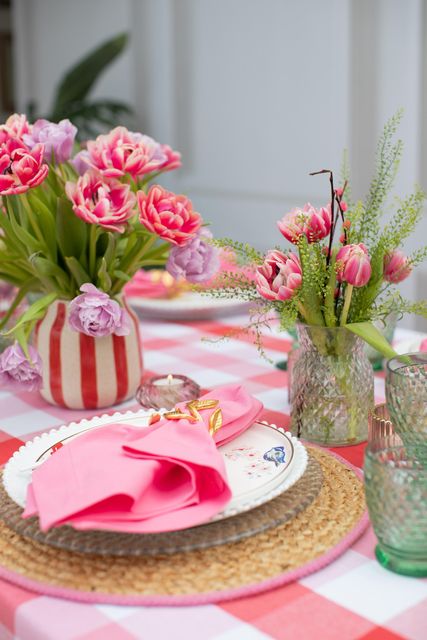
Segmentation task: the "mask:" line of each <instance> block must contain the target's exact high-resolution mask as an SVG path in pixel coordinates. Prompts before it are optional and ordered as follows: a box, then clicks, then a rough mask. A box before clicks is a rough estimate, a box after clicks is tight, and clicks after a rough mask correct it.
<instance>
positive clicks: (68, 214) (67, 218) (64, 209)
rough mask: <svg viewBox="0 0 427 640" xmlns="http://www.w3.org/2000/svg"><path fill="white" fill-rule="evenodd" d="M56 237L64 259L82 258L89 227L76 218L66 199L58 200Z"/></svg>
mask: <svg viewBox="0 0 427 640" xmlns="http://www.w3.org/2000/svg"><path fill="white" fill-rule="evenodd" d="M56 235H57V239H58V244H59V247H60V249H61V253H62V255H63V256H64V258H66V257H69V256H75V257H76V258H80V256H81V255H82V253H84V252H85V250H86V244H87V236H88V233H87V225H86V223H85V222H83V220H80V218H78V217H77V216H76V214H75V213H74V211H73V208H72V206H71V202H70V201H69V200H67V199H66V198H58V208H57V213H56ZM86 282H87V280H86Z"/></svg>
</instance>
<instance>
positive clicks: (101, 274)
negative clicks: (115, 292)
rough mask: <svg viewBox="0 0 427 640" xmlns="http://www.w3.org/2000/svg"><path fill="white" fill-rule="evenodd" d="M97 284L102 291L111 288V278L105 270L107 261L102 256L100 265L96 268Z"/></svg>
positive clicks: (107, 290)
mask: <svg viewBox="0 0 427 640" xmlns="http://www.w3.org/2000/svg"><path fill="white" fill-rule="evenodd" d="M97 275H98V286H99V287H101V289H102V290H103V291H105V292H106V293H108V292H109V291H110V289H111V284H112V283H111V278H110V275H109V273H108V271H107V262H106V260H105V258H104V257H102V258H101V260H100V266H99V268H98V274H97Z"/></svg>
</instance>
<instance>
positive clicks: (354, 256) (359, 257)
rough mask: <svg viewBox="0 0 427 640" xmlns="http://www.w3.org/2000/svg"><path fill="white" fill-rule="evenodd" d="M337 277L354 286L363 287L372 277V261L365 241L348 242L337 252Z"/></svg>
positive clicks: (340, 280)
mask: <svg viewBox="0 0 427 640" xmlns="http://www.w3.org/2000/svg"><path fill="white" fill-rule="evenodd" d="M336 265H337V279H338V281H339V282H347V283H348V284H351V285H353V286H354V287H363V286H364V285H365V284H367V283H368V282H369V279H370V277H371V261H370V258H369V255H368V250H367V248H366V247H365V245H364V244H363V243H361V244H347V245H346V246H345V247H341V249H340V250H339V251H338V253H337V260H336Z"/></svg>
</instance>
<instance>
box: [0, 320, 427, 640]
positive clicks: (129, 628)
mask: <svg viewBox="0 0 427 640" xmlns="http://www.w3.org/2000/svg"><path fill="white" fill-rule="evenodd" d="M242 322H245V319H244V318H239V317H234V318H232V319H227V320H225V321H221V322H220V321H218V322H213V321H212V322H201V323H186V324H184V323H181V324H173V323H160V322H143V323H142V335H143V343H144V358H145V366H146V374H147V375H149V374H152V373H156V374H158V373H164V374H168V373H183V374H186V375H188V376H190V377H192V378H194V379H195V380H196V381H197V382H198V383H199V384H200V385H201V386H202V387H203V388H205V389H210V388H212V387H215V386H217V385H222V384H226V383H234V382H242V383H244V384H245V386H246V388H247V389H248V391H249V392H250V393H252V394H254V395H255V396H256V397H257V398H259V399H260V400H262V402H263V403H264V405H265V407H266V412H265V418H266V419H268V420H269V421H270V422H274V423H277V424H279V425H281V426H288V425H289V405H288V402H287V390H286V387H287V374H286V372H284V371H279V370H278V369H275V368H274V367H273V366H272V365H271V364H269V363H268V362H265V361H263V360H262V359H260V357H259V356H258V354H257V352H256V350H255V348H254V347H253V346H252V344H251V343H250V342H251V341H250V339H249V338H248V337H244V336H243V337H241V338H240V339H233V340H230V341H228V342H223V343H211V342H204V341H201V338H202V337H203V336H205V337H210V338H214V339H215V337H216V336H219V335H221V334H222V333H223V332H224V329H226V328H229V327H230V326H234V325H238V324H239V323H242ZM411 337H412V338H415V337H416V335H415V334H412V333H410V332H406V331H402V330H401V331H398V333H397V339H398V340H402V339H405V340H407V339H408V338H409V339H411ZM265 344H266V346H267V353H268V355H269V356H270V357H271V358H272V359H273V360H280V359H283V356H284V352H286V351H287V350H288V349H289V347H290V344H291V343H290V340H289V338H287V336H286V335H283V334H282V335H279V334H273V335H269V336H268V337H266V340H265ZM383 397H384V383H383V376H382V375H378V376H377V379H376V399H377V401H380V400H382V399H383ZM121 407H122V408H123V409H128V408H133V407H135V408H136V407H137V405H136V404H135V403H134V402H128V403H125V404H123V405H121ZM91 415H94V412H88V411H86V412H84V411H82V412H76V411H66V410H62V409H58V408H55V407H52V406H49V405H47V404H46V403H45V402H44V401H43V400H42V399H41V398H40V397H39V395H38V394H37V393H21V394H17V395H11V394H9V393H5V392H2V393H0V464H3V463H5V462H6V461H7V459H8V458H9V456H10V455H11V454H12V453H13V451H15V449H16V448H17V447H19V446H20V445H21V444H22V442H24V441H27V440H29V439H31V438H33V437H34V436H35V435H37V434H38V433H41V432H42V431H45V430H46V429H51V428H52V427H58V426H60V425H61V424H64V423H67V422H70V421H72V420H78V419H81V418H84V417H88V416H91ZM339 453H340V454H341V455H344V457H346V458H347V459H349V460H350V461H352V462H353V463H355V464H357V465H359V466H361V464H362V456H363V447H362V446H357V447H349V448H347V449H340V450H339ZM374 545H375V538H374V535H373V532H372V530H368V531H367V532H366V533H365V535H364V536H363V537H362V538H360V539H359V540H358V541H357V542H356V543H355V544H354V545H353V547H352V548H351V549H349V550H348V551H347V552H346V553H345V554H344V555H342V556H341V557H340V558H339V559H338V560H336V561H335V562H334V563H333V564H331V565H329V566H328V567H326V568H325V569H323V570H321V571H319V572H317V573H315V574H312V575H310V576H308V577H307V578H304V579H302V580H300V581H299V582H296V583H293V584H290V585H288V586H285V587H282V588H279V589H276V590H274V591H270V592H267V593H264V594H262V595H258V596H254V597H249V598H244V599H241V600H237V601H231V602H228V603H227V602H226V603H223V604H221V605H208V606H200V607H160V608H159V607H153V608H150V607H120V606H111V605H89V604H79V603H76V602H71V601H67V600H60V599H56V598H51V597H47V596H39V595H37V594H34V593H30V592H29V591H25V590H23V589H21V588H18V587H16V586H13V585H11V584H8V583H6V582H3V581H0V640H10V639H12V638H17V639H19V640H77V639H78V640H128V639H129V640H130V639H131V638H139V639H141V640H151V639H154V640H207V639H215V640H241V639H243V640H246V639H247V640H261V639H265V638H275V639H277V640H279V639H286V640H312V639H316V640H350V639H351V640H353V639H356V638H358V639H360V640H362V639H363V640H392V639H396V638H411V639H413V640H426V638H427V580H425V579H420V580H417V579H414V578H406V577H402V576H398V575H394V574H393V573H390V572H388V571H386V570H385V569H383V568H382V567H380V566H379V564H378V563H377V562H376V561H375V559H374V554H373V551H374Z"/></svg>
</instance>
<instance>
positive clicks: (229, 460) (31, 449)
mask: <svg viewBox="0 0 427 640" xmlns="http://www.w3.org/2000/svg"><path fill="white" fill-rule="evenodd" d="M152 413H153V411H145V410H140V411H135V412H133V411H127V412H126V413H119V412H117V413H115V414H114V415H112V416H109V415H103V416H99V417H98V416H97V417H95V418H92V419H91V420H86V419H84V420H81V421H80V422H78V423H76V422H72V423H70V424H69V425H63V426H62V427H60V428H59V429H52V430H51V431H49V432H46V433H43V434H42V435H41V436H36V438H34V440H31V441H29V442H27V443H26V444H25V445H23V446H22V447H21V448H20V449H19V450H18V451H16V452H15V453H14V454H13V456H12V457H11V458H10V459H9V461H8V462H7V464H6V466H5V468H4V472H3V483H4V487H5V489H6V491H7V493H8V494H9V496H10V497H11V498H12V500H14V501H15V502H16V503H17V504H18V505H20V506H21V507H24V506H25V501H26V494H27V487H28V485H29V483H30V482H31V474H32V469H33V468H34V467H35V466H38V464H43V462H45V460H47V459H48V457H49V455H51V447H52V446H53V445H55V444H56V443H58V442H61V443H63V445H65V446H66V444H67V443H68V442H69V441H70V440H71V439H72V438H74V437H78V436H79V435H80V434H81V433H83V432H85V431H87V430H89V429H93V428H96V427H99V426H105V425H107V424H113V423H117V422H122V423H126V422H128V423H131V424H132V425H134V426H140V427H141V428H144V427H145V426H146V425H147V422H148V417H149V415H151V414H152ZM220 451H221V453H222V455H223V456H224V461H225V466H226V469H227V475H228V481H229V485H230V488H231V491H232V496H233V497H232V499H231V501H230V502H229V503H228V505H227V506H226V508H225V509H224V510H223V511H222V512H221V513H219V514H217V515H216V516H215V517H214V518H213V519H212V520H222V519H224V518H229V517H231V516H234V515H237V514H239V513H243V512H244V511H249V510H250V509H254V508H255V507H258V506H260V505H262V504H265V503H266V502H269V501H270V500H273V498H276V497H277V496H279V495H280V494H281V493H283V492H284V491H287V490H288V489H289V488H290V487H291V486H292V485H293V484H295V482H297V481H298V480H299V479H300V478H301V476H302V475H303V473H304V471H305V469H306V466H307V451H306V450H305V448H304V446H303V445H302V444H301V443H300V442H299V440H297V438H295V437H294V436H292V434H291V433H289V432H285V431H284V430H283V429H280V428H278V427H276V426H275V425H269V424H267V423H261V422H255V423H254V424H253V425H252V427H250V428H249V429H247V430H246V431H245V432H244V433H242V434H241V435H240V436H238V437H237V438H236V439H235V440H232V441H231V442H228V443H227V444H225V445H223V446H222V447H221V448H220Z"/></svg>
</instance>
